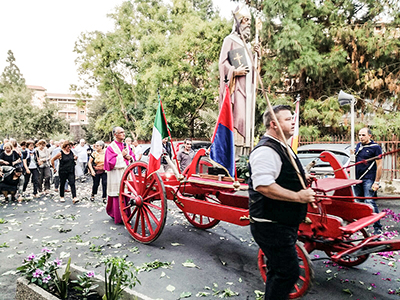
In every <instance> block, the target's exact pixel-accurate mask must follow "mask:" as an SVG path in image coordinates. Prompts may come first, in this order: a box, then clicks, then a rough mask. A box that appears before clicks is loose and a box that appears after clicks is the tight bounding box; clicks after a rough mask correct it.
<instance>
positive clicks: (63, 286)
mask: <svg viewBox="0 0 400 300" xmlns="http://www.w3.org/2000/svg"><path fill="white" fill-rule="evenodd" d="M70 265H71V257H70V258H69V259H68V263H67V266H66V268H65V272H64V274H63V275H62V276H61V278H60V276H59V275H58V273H57V271H56V272H54V273H55V275H56V276H55V278H54V285H55V287H56V290H57V294H58V295H59V296H60V298H61V299H67V297H68V285H69V277H70V276H71V271H70V270H69V269H70Z"/></svg>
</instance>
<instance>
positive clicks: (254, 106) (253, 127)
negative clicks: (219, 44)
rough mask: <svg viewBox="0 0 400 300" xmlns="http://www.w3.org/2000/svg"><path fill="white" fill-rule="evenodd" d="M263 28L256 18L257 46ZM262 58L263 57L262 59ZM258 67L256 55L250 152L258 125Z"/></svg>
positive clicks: (256, 56) (256, 54)
mask: <svg viewBox="0 0 400 300" xmlns="http://www.w3.org/2000/svg"><path fill="white" fill-rule="evenodd" d="M261 28H262V23H261V20H260V19H259V18H256V36H255V43H256V45H257V44H258V32H259V31H260V30H261ZM260 58H261V57H260ZM257 65H258V53H257V52H256V53H255V56H254V65H253V69H254V71H253V72H254V73H253V94H252V97H253V99H252V107H251V121H252V122H251V123H252V124H251V125H252V126H251V139H250V151H251V150H253V147H254V131H255V123H256V120H255V119H256V103H257V101H256V99H257V97H256V96H257V95H256V93H257V75H258V72H257Z"/></svg>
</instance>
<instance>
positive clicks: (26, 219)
mask: <svg viewBox="0 0 400 300" xmlns="http://www.w3.org/2000/svg"><path fill="white" fill-rule="evenodd" d="M77 188H78V197H79V198H80V199H81V201H80V202H79V203H78V204H76V205H73V204H72V200H71V198H70V197H69V196H70V194H67V196H66V202H65V203H60V202H58V199H59V197H58V196H57V195H53V196H42V197H41V198H39V199H26V200H25V201H24V202H23V203H22V204H20V205H18V204H16V203H6V202H4V198H2V199H0V221H2V220H3V222H0V223H3V224H0V257H1V260H0V299H4V300H9V299H14V296H15V287H16V279H17V277H18V274H15V269H16V268H17V267H18V266H19V265H21V263H22V261H23V259H24V258H25V257H27V256H28V255H29V254H31V253H35V254H38V253H40V251H41V249H42V248H43V247H48V248H52V249H53V250H54V254H53V257H54V258H56V257H61V258H62V259H63V261H66V260H67V257H68V256H70V257H71V258H72V263H74V264H76V265H78V266H81V267H84V268H86V269H87V270H94V271H95V272H96V273H100V274H102V275H104V266H103V265H102V264H101V258H102V257H103V256H105V255H113V256H121V257H122V256H124V257H125V256H126V259H127V260H129V261H132V262H133V263H134V264H135V266H137V267H143V266H147V268H146V269H145V268H142V271H141V272H140V273H139V274H138V278H139V280H140V281H141V284H140V285H137V286H136V287H135V288H134V290H136V291H138V292H140V293H142V294H144V295H147V296H149V297H151V298H153V299H164V300H174V299H184V298H190V299H197V298H200V297H201V299H217V298H233V299H256V294H257V293H258V292H257V291H263V290H264V284H263V282H262V280H261V277H260V274H259V271H258V266H257V253H258V247H257V245H256V244H255V243H254V241H253V239H252V238H251V234H250V232H249V227H248V226H246V227H240V226H237V225H232V224H228V223H225V222H221V223H220V224H218V225H217V226H216V227H214V228H212V229H208V230H200V229H196V228H194V227H193V226H192V225H190V224H189V223H188V221H187V220H186V219H185V217H184V215H183V214H182V213H181V212H180V210H179V209H177V208H176V206H175V204H174V203H173V202H171V201H169V202H168V213H167V221H166V225H165V227H164V230H163V232H162V233H161V235H160V237H159V238H158V239H157V240H156V241H154V242H153V243H151V244H149V245H144V244H140V243H137V242H136V241H134V240H133V239H132V238H131V237H130V235H129V233H128V232H127V230H126V229H125V227H124V226H123V225H115V224H114V222H113V220H112V219H111V218H110V217H109V216H108V215H107V214H106V212H105V205H104V204H103V203H102V201H101V196H98V197H97V198H96V200H95V202H91V201H89V196H90V191H91V179H90V178H88V180H87V181H86V182H84V183H77ZM379 206H380V209H381V210H382V209H385V208H386V209H391V211H389V212H390V213H392V211H393V213H392V214H390V215H388V217H386V218H385V219H384V220H383V224H384V226H385V233H386V235H390V236H392V235H398V231H399V230H400V228H399V227H400V226H399V223H398V222H399V215H398V213H399V212H400V203H399V201H387V200H381V201H379ZM387 256H388V257H385V256H383V255H378V254H374V255H371V256H370V258H369V259H368V260H367V261H366V262H365V263H363V264H361V265H359V266H357V267H354V268H344V267H340V266H337V265H335V264H332V263H331V262H330V261H329V259H328V258H327V256H326V255H325V254H324V253H323V252H317V251H315V252H312V253H311V254H310V258H311V259H312V261H313V267H314V268H313V269H314V281H313V282H314V283H313V286H312V288H311V290H310V291H309V293H308V294H307V295H306V296H304V297H303V299H306V300H311V299H312V300H317V299H318V300H320V299H328V300H329V299H350V300H353V299H398V298H399V295H393V294H389V290H390V289H392V290H396V289H399V288H400V282H399V281H400V274H399V272H398V271H397V265H398V264H400V257H399V255H398V253H397V252H395V253H391V254H390V255H387ZM151 265H152V266H154V265H162V266H163V267H160V268H152V267H150V266H151Z"/></svg>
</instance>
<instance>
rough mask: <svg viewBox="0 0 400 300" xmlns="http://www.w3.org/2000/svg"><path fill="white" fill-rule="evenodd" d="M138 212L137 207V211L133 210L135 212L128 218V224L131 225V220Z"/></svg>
mask: <svg viewBox="0 0 400 300" xmlns="http://www.w3.org/2000/svg"><path fill="white" fill-rule="evenodd" d="M137 211H138V208H137V207H135V209H134V210H133V212H132V213H131V215H130V216H129V218H128V223H131V220H132V218H133V217H134V216H135V215H136V213H137Z"/></svg>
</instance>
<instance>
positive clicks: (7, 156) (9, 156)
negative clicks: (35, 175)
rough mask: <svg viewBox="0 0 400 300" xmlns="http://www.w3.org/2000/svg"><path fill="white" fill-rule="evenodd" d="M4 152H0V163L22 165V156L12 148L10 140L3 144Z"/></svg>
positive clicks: (19, 166)
mask: <svg viewBox="0 0 400 300" xmlns="http://www.w3.org/2000/svg"><path fill="white" fill-rule="evenodd" d="M3 149H4V152H2V153H1V154H0V164H1V165H5V166H10V167H14V168H21V167H23V164H22V158H21V156H20V155H19V154H18V152H17V151H16V150H15V149H14V147H13V145H12V143H11V142H8V143H5V144H4V147H3Z"/></svg>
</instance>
